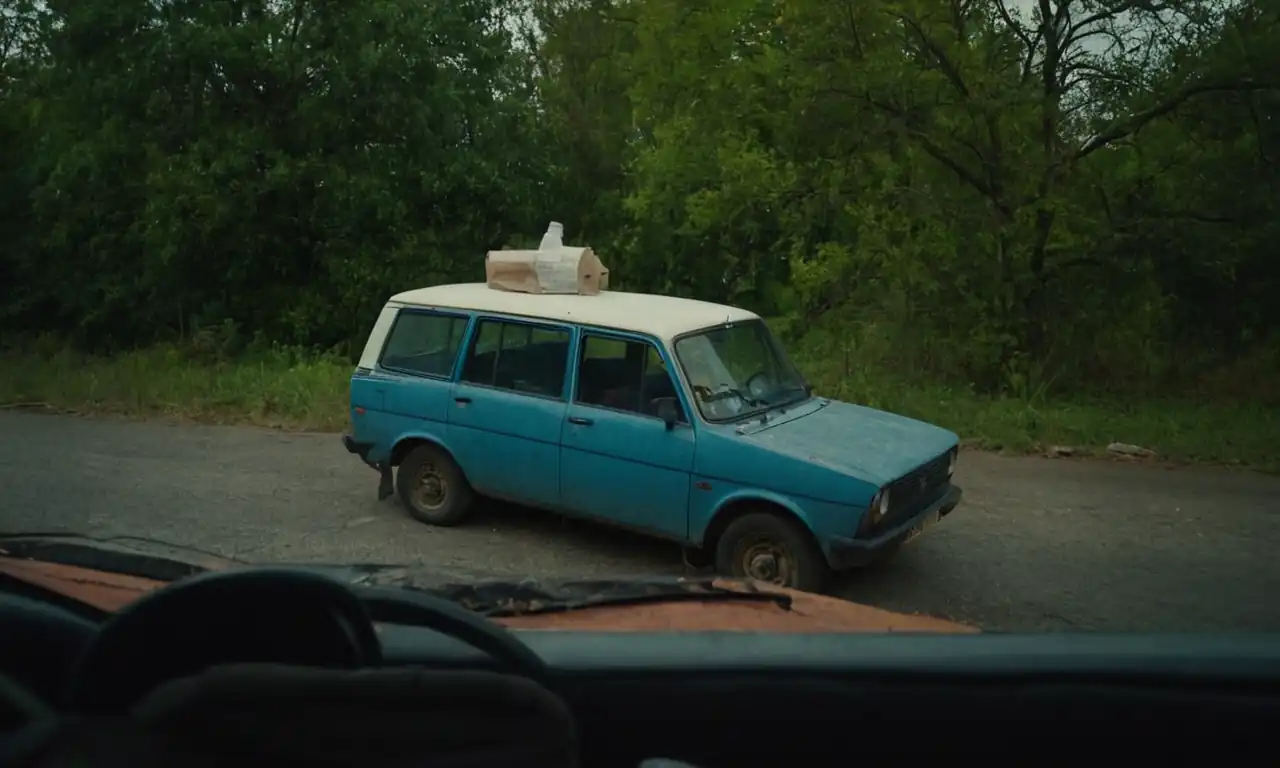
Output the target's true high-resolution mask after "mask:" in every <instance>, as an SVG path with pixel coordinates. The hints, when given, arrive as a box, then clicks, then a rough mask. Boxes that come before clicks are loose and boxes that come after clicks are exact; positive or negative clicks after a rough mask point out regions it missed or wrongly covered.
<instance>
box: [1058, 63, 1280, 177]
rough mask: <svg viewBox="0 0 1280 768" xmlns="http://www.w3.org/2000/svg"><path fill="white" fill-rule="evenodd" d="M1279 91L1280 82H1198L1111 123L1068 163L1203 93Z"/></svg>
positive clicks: (1251, 80) (1139, 127)
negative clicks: (1151, 105)
mask: <svg viewBox="0 0 1280 768" xmlns="http://www.w3.org/2000/svg"><path fill="white" fill-rule="evenodd" d="M1277 89H1280V82H1277V81H1271V80H1254V79H1252V78H1247V79H1244V80H1238V81H1235V82H1225V83H1201V84H1198V85H1193V86H1190V87H1187V88H1184V89H1182V90H1181V91H1179V92H1177V93H1175V94H1174V95H1173V96H1171V97H1170V98H1169V99H1167V100H1166V101H1163V102H1161V103H1159V104H1156V105H1155V106H1153V107H1150V108H1148V109H1144V110H1142V111H1141V112H1136V113H1134V114H1132V115H1130V116H1129V117H1127V118H1125V119H1123V120H1118V121H1115V122H1113V123H1112V124H1111V125H1110V126H1108V127H1107V128H1106V129H1104V130H1103V131H1102V132H1101V133H1099V134H1097V135H1096V136H1094V137H1093V138H1091V139H1089V140H1088V141H1086V142H1085V143H1084V145H1083V146H1081V147H1080V148H1079V149H1078V150H1076V152H1075V154H1074V155H1073V156H1072V158H1071V160H1072V161H1073V162H1074V161H1078V160H1082V159H1083V158H1085V157H1088V156H1089V155H1091V154H1093V153H1094V152H1096V151H1098V150H1099V149H1102V148H1103V147H1105V146H1107V145H1108V144H1110V143H1111V142H1113V141H1117V140H1119V139H1123V138H1124V137H1126V136H1129V135H1131V134H1133V133H1136V132H1138V131H1139V130H1141V129H1142V127H1143V126H1145V125H1146V124H1147V123H1150V122H1151V121H1153V120H1156V119H1158V118H1161V117H1164V116H1165V115H1167V114H1169V113H1170V112H1173V111H1174V110H1175V109H1177V108H1178V107H1179V106H1181V105H1182V104H1184V103H1186V102H1187V101H1189V100H1191V99H1193V98H1195V97H1197V96H1201V95H1204V94H1206V93H1231V92H1236V91H1269V90H1277Z"/></svg>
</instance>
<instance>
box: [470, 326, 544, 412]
mask: <svg viewBox="0 0 1280 768" xmlns="http://www.w3.org/2000/svg"><path fill="white" fill-rule="evenodd" d="M568 359H569V331H567V330H565V329H562V328H547V327H543V326H536V325H529V324H527V323H516V322H509V321H503V320H481V321H480V323H479V327H478V328H476V333H475V337H474V341H473V342H472V343H471V349H470V350H469V351H468V353H467V359H466V362H465V363H463V366H462V380H463V381H465V382H469V383H471V384H483V385H485V386H489V387H498V388H500V389H509V390H511V391H513V392H523V393H525V394H530V395H543V396H546V397H561V396H562V395H563V394H564V369H565V364H566V362H567V361H568Z"/></svg>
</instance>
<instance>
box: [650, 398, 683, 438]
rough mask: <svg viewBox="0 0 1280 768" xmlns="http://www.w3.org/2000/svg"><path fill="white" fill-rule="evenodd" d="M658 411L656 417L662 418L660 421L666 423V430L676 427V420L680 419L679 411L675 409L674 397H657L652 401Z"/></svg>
mask: <svg viewBox="0 0 1280 768" xmlns="http://www.w3.org/2000/svg"><path fill="white" fill-rule="evenodd" d="M653 404H654V406H655V407H656V408H657V411H658V418H660V419H662V423H663V424H666V425H667V431H668V432H670V431H671V430H673V429H675V428H676V422H677V421H679V420H680V413H679V411H678V410H677V409H676V399H675V398H674V397H659V398H656V399H655V400H654V401H653Z"/></svg>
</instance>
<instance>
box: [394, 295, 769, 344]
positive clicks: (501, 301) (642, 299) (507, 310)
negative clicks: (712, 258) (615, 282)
mask: <svg viewBox="0 0 1280 768" xmlns="http://www.w3.org/2000/svg"><path fill="white" fill-rule="evenodd" d="M390 303H391V304H398V305H402V306H410V307H428V308H441V309H462V310H467V311H474V312H490V313H494V314H503V315H519V316H521V317H529V318H538V319H544V320H554V321H559V322H565V323H578V324H580V325H594V326H599V327H603V328H614V329H616V330H620V331H633V332H636V333H646V334H649V335H651V336H656V337H658V338H659V339H662V340H663V341H670V340H671V339H672V338H673V337H675V336H679V335H680V334H682V333H686V332H688V331H696V330H699V329H702V328H708V327H711V326H714V325H722V324H724V323H727V322H742V321H744V320H755V319H757V318H759V315H757V314H755V313H754V312H750V311H748V310H745V309H739V308H738V307H730V306H727V305H724V304H712V303H711V302H707V301H695V300H693V299H679V298H675V297H671V296H654V295H651V294H647V293H624V292H622V291H601V292H600V293H599V294H596V295H595V296H580V295H578V294H549V293H542V294H536V293H517V292H515V291H502V290H498V289H495V288H490V287H489V286H488V285H487V284H485V283H455V284H452V285H435V286H432V287H430V288H418V289H416V290H412V291H405V292H404V293H397V294H396V295H395V296H392V297H391V302H390Z"/></svg>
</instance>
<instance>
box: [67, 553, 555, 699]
mask: <svg viewBox="0 0 1280 768" xmlns="http://www.w3.org/2000/svg"><path fill="white" fill-rule="evenodd" d="M374 621H385V622H393V623H396V624H404V625H412V626H421V627H427V628H429V629H432V630H435V631H437V632H441V633H443V634H446V635H449V636H450V637H453V638H456V639H458V640H461V641H462V642H464V643H467V644H468V645H471V646H472V647H474V648H476V649H478V650H481V651H484V652H485V653H487V654H489V655H490V656H492V657H493V658H494V659H495V660H497V661H498V662H499V663H500V664H501V665H502V666H503V667H505V668H506V671H507V672H510V673H513V674H517V675H520V676H523V677H527V678H531V679H534V680H536V681H541V679H542V678H543V677H544V672H545V666H544V664H543V661H542V659H541V658H540V657H539V656H538V655H537V654H535V653H534V652H533V651H532V650H530V649H529V648H528V646H526V645H525V644H524V643H521V642H520V641H519V640H518V639H517V638H516V637H515V635H513V634H511V633H510V632H508V631H507V630H506V629H505V628H503V627H500V626H498V625H496V624H493V623H491V622H489V621H487V620H486V619H484V618H482V617H480V616H478V615H476V614H474V613H472V612H470V611H468V610H466V609H465V608H462V607H460V606H458V605H455V604H453V603H450V602H448V601H446V600H441V599H438V598H433V597H431V596H430V595H425V594H422V593H418V592H414V591H412V590H407V589H391V588H378V587H364V588H360V589H359V591H358V592H357V591H354V590H352V589H351V588H349V587H347V586H346V585H344V584H342V583H340V582H338V581H335V580H333V579H331V578H329V577H327V576H324V575H320V574H316V573H311V572H307V571H298V570H291V569H253V570H244V571H223V572H217V573H207V574H202V575H200V576H197V577H194V578H191V579H187V580H184V581H181V582H177V583H174V584H171V585H169V586H167V587H165V588H164V589H161V590H159V591H157V592H153V593H152V594H150V595H148V596H146V597H144V598H142V599H141V600H139V601H138V602H136V603H134V604H133V605H131V606H129V607H128V608H126V609H125V610H124V611H122V612H120V613H119V614H117V615H116V616H114V617H113V618H112V619H110V620H109V621H108V622H107V623H106V624H105V625H103V627H102V629H101V630H99V632H98V635H97V637H95V638H94V640H93V642H92V643H90V645H89V647H88V648H87V649H86V651H85V653H84V656H83V657H82V658H81V660H80V663H79V664H78V666H77V669H76V670H75V675H74V677H73V678H72V680H73V683H72V690H71V691H70V698H69V703H70V705H71V707H72V708H73V709H75V710H78V711H81V712H94V713H103V714H109V713H119V712H123V711H124V710H126V709H128V708H129V707H130V706H131V705H133V704H134V703H136V702H137V701H139V700H141V699H142V698H143V697H144V696H145V695H146V694H147V693H148V692H149V691H151V690H152V689H154V688H155V687H156V686H158V685H160V684H161V683H165V682H168V681H170V680H174V679H177V678H181V677H186V676H190V675H192V674H196V673H198V672H200V671H202V670H204V669H206V668H209V667H213V666H219V665H224V664H232V663H237V662H249V663H254V662H256V663H276V664H285V665H290V666H298V667H312V668H321V669H326V668H327V669H360V668H364V667H375V666H378V665H380V664H381V661H382V645H381V643H380V641H379V640H378V636H377V633H376V631H375V629H374V625H373V622H374Z"/></svg>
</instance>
